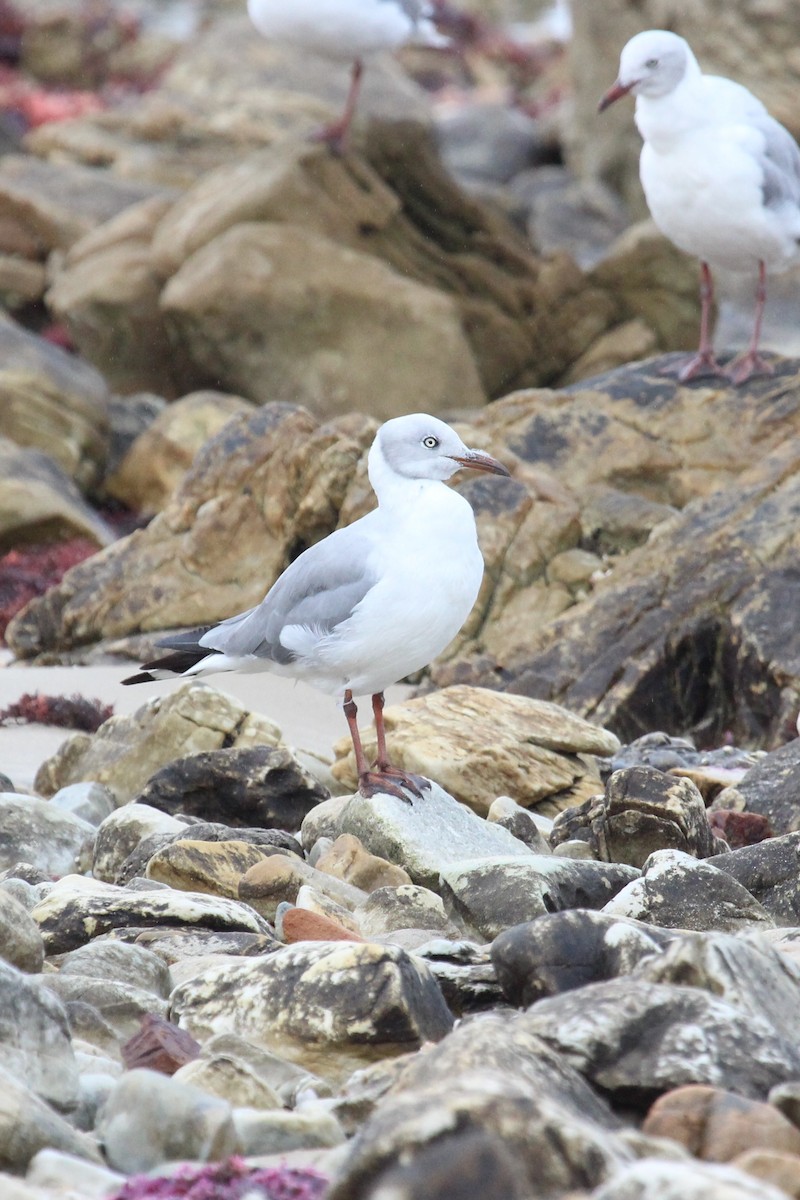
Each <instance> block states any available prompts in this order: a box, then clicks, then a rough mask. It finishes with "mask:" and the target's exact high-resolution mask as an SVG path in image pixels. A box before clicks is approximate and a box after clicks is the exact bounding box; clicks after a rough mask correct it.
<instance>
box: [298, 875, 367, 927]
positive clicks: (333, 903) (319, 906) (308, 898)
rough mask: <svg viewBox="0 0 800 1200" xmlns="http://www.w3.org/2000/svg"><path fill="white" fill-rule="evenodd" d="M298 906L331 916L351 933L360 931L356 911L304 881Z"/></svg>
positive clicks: (299, 893)
mask: <svg viewBox="0 0 800 1200" xmlns="http://www.w3.org/2000/svg"><path fill="white" fill-rule="evenodd" d="M295 904H296V907H297V908H301V909H303V910H304V911H305V912H311V913H318V914H319V915H320V916H321V917H329V918H330V919H331V920H332V921H335V922H336V923H337V925H341V926H342V927H343V928H344V929H349V930H350V932H351V933H356V934H358V933H359V932H360V924H359V918H358V916H357V915H356V911H355V910H353V909H350V908H347V907H345V905H344V904H340V903H339V901H338V900H334V899H333V897H332V896H328V895H326V894H325V892H320V891H318V890H317V889H316V888H314V887H311V886H310V885H309V884H307V883H304V884H303V886H302V887H301V888H300V890H299V892H298V893H297V899H296V901H295Z"/></svg>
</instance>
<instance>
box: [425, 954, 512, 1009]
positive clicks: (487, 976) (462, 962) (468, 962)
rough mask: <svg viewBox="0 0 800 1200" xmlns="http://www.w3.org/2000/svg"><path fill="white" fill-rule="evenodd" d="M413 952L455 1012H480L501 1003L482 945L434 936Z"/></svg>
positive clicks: (491, 969)
mask: <svg viewBox="0 0 800 1200" xmlns="http://www.w3.org/2000/svg"><path fill="white" fill-rule="evenodd" d="M414 953H415V954H416V955H417V956H418V957H419V958H421V959H423V961H424V962H425V963H427V965H428V968H429V969H430V971H431V973H432V974H433V976H434V978H435V979H436V982H437V983H438V984H439V987H440V988H441V989H442V995H443V996H444V998H445V1000H446V1001H447V1004H448V1007H449V1009H450V1011H451V1012H452V1013H454V1014H455V1016H457V1017H462V1016H464V1015H465V1014H467V1013H474V1012H483V1011H484V1010H486V1009H488V1008H494V1007H496V1006H497V1005H498V1004H500V1003H502V1000H503V992H502V990H501V988H500V984H499V983H498V981H497V974H496V972H495V969H494V966H493V964H492V961H491V958H490V957H489V952H488V950H487V949H486V947H485V946H475V945H474V944H473V943H472V942H466V941H460V942H451V941H448V940H447V939H446V938H443V937H435V938H432V939H430V940H429V941H426V942H424V943H423V944H422V945H420V946H418V947H417V948H416V950H415V951H414Z"/></svg>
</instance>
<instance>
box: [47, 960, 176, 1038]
mask: <svg viewBox="0 0 800 1200" xmlns="http://www.w3.org/2000/svg"><path fill="white" fill-rule="evenodd" d="M37 980H38V981H39V982H40V986H41V987H42V988H44V989H47V990H48V991H51V992H54V993H55V994H56V995H57V996H58V997H59V999H60V1000H62V1001H63V1002H64V1004H68V1003H69V1002H70V1001H75V1000H77V1001H80V1002H81V1003H83V1004H90V1005H91V1006H92V1008H94V1009H96V1010H97V1012H99V1013H100V1016H101V1017H102V1018H103V1020H104V1021H106V1022H107V1023H108V1025H110V1026H111V1028H112V1029H113V1030H114V1032H115V1033H116V1034H117V1035H118V1036H119V1037H120V1038H123V1039H125V1038H129V1037H133V1035H134V1034H135V1033H138V1032H139V1028H140V1026H141V1022H142V1017H144V1016H145V1015H146V1014H147V1013H157V1014H158V1015H159V1016H162V1017H163V1016H166V1013H167V1002H166V1000H162V999H161V998H160V997H158V996H154V995H153V993H152V992H151V991H146V990H145V989H144V988H137V987H133V986H132V985H131V984H130V983H118V982H117V981H116V980H114V979H94V978H92V977H91V976H86V975H78V974H77V973H76V974H72V975H61V974H55V975H50V974H47V975H40V976H37Z"/></svg>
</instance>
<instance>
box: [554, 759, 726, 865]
mask: <svg viewBox="0 0 800 1200" xmlns="http://www.w3.org/2000/svg"><path fill="white" fill-rule="evenodd" d="M568 839H579V840H583V841H586V842H587V843H588V845H589V846H590V847H591V850H592V853H593V856H594V857H595V858H598V859H600V860H601V861H603V862H623V863H629V864H630V865H631V866H632V867H642V866H643V865H644V863H645V860H646V859H647V858H648V857H649V856H650V854H652V853H654V852H655V851H657V850H667V849H669V850H673V849H674V850H679V851H681V852H683V853H685V854H691V855H693V856H694V857H695V858H711V857H712V856H713V855H715V854H719V853H720V851H721V850H723V849H726V848H727V847H725V845H724V843H722V842H720V841H719V839H717V838H715V837H714V835H713V834H712V832H711V829H710V827H709V824H708V818H707V817H706V809H705V804H704V803H703V797H702V796H701V795H700V792H699V791H698V790H697V788H696V787H695V785H694V784H693V783H692V782H691V780H689V779H674V778H672V777H671V776H668V775H664V774H663V773H662V772H661V771H658V770H655V769H654V768H652V767H630V768H627V769H623V770H621V771H615V772H614V774H613V775H611V777H610V778H609V780H608V782H607V783H606V792H605V795H604V796H597V797H593V798H592V799H591V800H587V801H585V802H584V803H583V804H582V805H580V807H579V808H570V809H567V810H566V811H565V812H562V813H560V814H559V816H558V818H557V819H556V822H555V825H554V827H553V833H552V836H551V839H550V841H551V845H553V846H558V845H560V844H561V843H562V842H565V841H567V840H568Z"/></svg>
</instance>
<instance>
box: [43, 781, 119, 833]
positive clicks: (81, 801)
mask: <svg viewBox="0 0 800 1200" xmlns="http://www.w3.org/2000/svg"><path fill="white" fill-rule="evenodd" d="M50 803H51V804H54V805H55V806H56V808H60V809H63V810H64V812H69V813H72V814H73V816H76V817H80V818H81V820H82V821H88V822H89V824H90V825H94V826H95V827H97V826H98V825H100V824H102V822H103V821H104V820H105V819H106V817H108V816H110V815H111V813H112V812H113V811H114V809H115V808H116V807H117V804H116V800H115V799H114V795H113V793H112V792H110V791H109V789H108V788H107V787H104V786H103V784H102V783H92V782H90V781H87V782H84V783H73V784H69V785H68V786H67V787H63V788H59V790H58V791H57V792H56V793H55V795H53V796H51V797H50Z"/></svg>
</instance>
